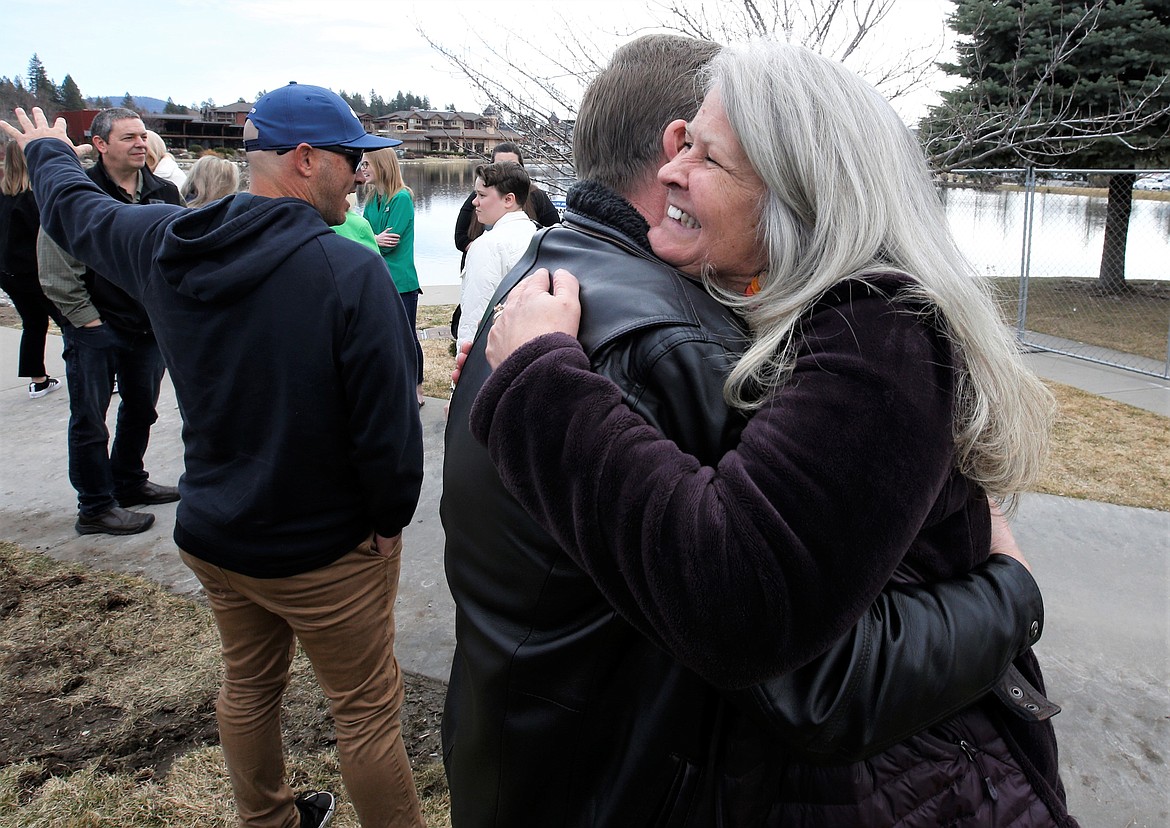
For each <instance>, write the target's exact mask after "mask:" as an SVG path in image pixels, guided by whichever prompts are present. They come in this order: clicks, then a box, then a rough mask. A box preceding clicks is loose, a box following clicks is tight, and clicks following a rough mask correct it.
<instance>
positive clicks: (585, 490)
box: [471, 292, 987, 688]
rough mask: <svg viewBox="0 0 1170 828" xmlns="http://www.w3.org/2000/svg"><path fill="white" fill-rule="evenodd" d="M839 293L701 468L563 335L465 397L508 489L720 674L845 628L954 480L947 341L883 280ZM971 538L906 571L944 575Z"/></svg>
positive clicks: (687, 658)
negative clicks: (786, 370)
mask: <svg viewBox="0 0 1170 828" xmlns="http://www.w3.org/2000/svg"><path fill="white" fill-rule="evenodd" d="M848 299H849V301H848V302H841V303H835V304H831V305H829V306H826V307H823V308H820V309H819V310H818V312H817V313H815V314H814V315H813V316H812V318H811V320H810V324H809V325H808V326H807V329H806V334H805V342H806V346H805V347H804V348H803V349H802V351H801V353H800V355H799V357H798V360H797V367H796V371H795V373H794V375H793V379H792V381H791V382H790V383H789V384H788V385H787V386H786V387H785V388H784V389H783V391H782V392H781V393H778V394H776V395H775V396H774V397H773V399H772V400H770V401H769V402H768V404H766V405H765V407H764V408H763V409H762V410H761V411H760V412H757V414H756V415H755V416H754V417H753V419H752V421H751V422H750V423H749V424H748V426H747V427H746V428H745V430H744V432H743V436H742V441H741V444H740V445H739V446H738V447H737V448H736V449H735V450H733V451H731V452H729V453H728V454H727V455H725V456H724V457H723V459H722V460H721V461H720V462H719V464H718V466H717V467H714V468H713V467H704V466H701V465H700V464H699V463H698V462H697V461H696V460H695V459H694V458H692V457H690V456H688V455H685V454H683V453H682V452H681V451H680V450H679V449H678V448H677V447H676V446H675V445H674V443H672V442H670V441H668V440H665V439H662V438H661V437H660V436H659V435H658V434H657V432H655V431H654V430H653V429H651V428H650V427H648V426H647V425H646V424H645V423H644V422H643V421H642V420H641V419H640V418H639V417H637V416H636V415H634V414H633V413H631V412H630V411H629V410H628V409H627V408H626V407H625V406H624V405H623V404H622V402H621V394H620V392H619V390H618V389H617V388H616V387H615V386H613V385H612V384H611V383H610V382H609V381H608V380H606V379H604V378H601V377H599V376H597V375H595V374H593V373H592V372H591V371H590V370H589V365H588V362H587V360H586V358H585V356H584V354H583V353H582V351H581V350H580V348H579V346H578V345H577V343H576V342H575V340H573V339H571V338H570V337H566V336H563V335H550V336H545V337H541V338H539V339H537V340H534V341H533V342H531V343H528V344H527V345H526V346H524V347H523V348H521V349H520V350H518V351H517V352H516V353H515V354H513V355H512V357H510V358H509V359H508V360H507V361H506V362H505V363H504V364H503V365H501V366H500V368H499V369H498V370H497V371H496V373H495V375H493V377H492V378H491V379H490V380H489V381H488V383H487V384H486V385H485V386H484V388H483V390H482V391H481V394H480V396H479V399H478V400H477V402H476V406H475V409H474V410H473V413H472V422H471V425H472V429H473V433H475V434H476V436H477V438H479V439H480V440H482V441H483V442H484V443H485V444H486V445H487V446H488V449H489V451H490V453H491V456H492V460H493V462H494V463H495V464H496V466H497V468H498V469H499V471H500V474H501V477H502V479H503V481H504V483H505V485H507V486H508V488H509V490H510V491H512V493H513V494H514V495H515V496H516V497H517V498H518V499H519V500H520V501H521V502H522V503H524V505H525V506H526V508H528V510H529V511H530V512H531V513H533V514H534V515H535V516H536V517H537V519H538V520H540V521H541V522H542V523H543V524H544V525H545V526H546V528H548V529H549V530H550V532H552V534H553V535H554V536H555V537H556V538H557V540H558V542H559V543H560V544H561V545H562V547H563V548H564V549H565V550H566V551H567V553H568V554H569V555H570V556H571V557H572V558H573V559H574V560H575V561H577V562H578V564H579V565H581V566H582V567H583V568H584V569H585V570H586V571H587V572H589V573H590V575H591V576H592V577H593V578H594V580H595V581H596V582H597V584H598V585H599V587H600V589H601V590H602V592H603V593H604V594H605V595H606V597H607V598H608V599H609V600H610V601H611V602H612V603H613V604H614V606H615V607H616V608H618V610H619V611H620V612H622V614H623V615H624V616H626V617H627V618H628V619H630V620H631V622H632V623H634V624H635V625H636V626H638V627H639V628H640V629H641V630H642V631H643V632H644V633H645V634H647V635H650V636H651V637H652V638H654V639H655V640H657V641H659V642H660V643H661V644H662V645H663V646H664V647H666V648H667V650H668V651H670V652H671V653H673V654H674V655H675V657H677V658H678V659H679V660H680V661H682V662H683V663H684V664H686V665H687V666H689V667H691V668H692V669H694V670H695V671H696V672H698V673H699V674H700V675H703V676H704V677H705V678H707V679H708V680H709V681H711V682H713V683H714V684H716V685H718V686H722V687H728V688H736V687H745V686H747V685H750V684H753V683H756V682H759V681H763V680H767V679H768V678H771V677H774V676H777V675H781V674H783V673H785V672H788V671H790V670H791V669H793V668H795V667H798V666H800V665H802V664H804V663H807V662H808V661H809V660H811V659H812V658H814V657H815V656H816V655H818V654H819V653H821V652H824V651H825V650H826V649H828V647H829V646H830V645H831V644H832V642H834V641H836V640H837V639H839V638H840V637H841V636H842V635H844V634H845V633H846V632H847V631H848V630H849V629H850V628H851V627H852V626H853V625H854V624H855V623H856V622H857V621H858V619H859V618H860V617H861V616H862V615H863V613H865V612H866V611H867V610H868V608H869V607H870V606H872V604H873V602H874V600H875V598H876V597H877V596H878V594H879V593H880V592H881V590H882V588H883V587H884V586H885V585H886V584H887V583H888V582H889V581H890V579H891V577H892V576H893V574H894V572H895V570H896V569H897V568H898V566H899V565H900V564H901V563H902V561H903V558H904V557H906V554H907V550H908V549H910V548H911V546H912V545H913V543H914V542H915V538H916V535H917V534H918V532H919V529H920V528H921V527H922V526H923V525H924V524H925V523H926V522H927V518H928V516H929V515H930V514H931V513H932V512H933V510H935V509H936V508H937V506H936V501H937V500H938V499H939V497H940V496H941V495H944V494H946V492H947V489H948V485H949V484H950V482H951V477H952V473H953V464H954V456H953V446H952V440H953V438H952V435H951V382H952V376H951V375H952V370H951V368H950V361H949V359H950V357H949V350H948V348H947V347H946V346H945V343H943V342H942V341H941V338H940V337H939V336H937V334H936V333H935V332H934V331H933V330H932V329H931V328H930V327H929V326H927V325H924V324H922V322H921V320H920V319H919V317H917V316H916V315H915V314H913V313H903V312H898V311H899V310H900V309H899V308H897V307H896V306H895V305H894V304H893V303H892V302H891V300H889V299H888V298H887V297H885V296H884V295H880V294H873V293H868V292H862V293H861V294H860V295H851V296H849V297H848ZM973 531H974V532H975V533H976V534H977V533H978V532H979V529H978V527H975V529H974V530H973ZM986 553H987V549H986V546H985V545H984V546H983V548H982V550H981V551H976V550H972V551H968V552H962V551H961V552H960V554H959V555H957V556H955V557H954V559H952V560H949V561H941V560H924V561H923V562H921V564H922V566H921V568H922V569H923V570H924V573H923V574H925V575H928V576H931V577H938V578H946V577H952V576H955V575H958V574H961V573H963V572H966V571H968V570H969V569H970V568H971V567H972V566H974V565H975V564H977V563H978V562H979V561H980V560H982V558H985V557H986Z"/></svg>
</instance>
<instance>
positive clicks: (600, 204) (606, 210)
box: [565, 181, 653, 255]
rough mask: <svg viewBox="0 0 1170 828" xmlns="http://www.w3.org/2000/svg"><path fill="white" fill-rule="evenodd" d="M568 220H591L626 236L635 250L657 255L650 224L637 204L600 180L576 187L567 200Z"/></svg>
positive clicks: (566, 214) (566, 217)
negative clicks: (651, 240)
mask: <svg viewBox="0 0 1170 828" xmlns="http://www.w3.org/2000/svg"><path fill="white" fill-rule="evenodd" d="M565 205H566V208H567V209H566V211H565V219H566V221H571V220H572V219H573V218H574V215H573V214H576V216H577V217H578V218H585V219H589V220H591V221H593V222H596V223H598V224H602V225H605V226H606V227H608V228H610V229H611V230H614V231H616V232H617V233H619V234H620V235H622V236H624V237H625V238H626V239H627V240H628V241H629V242H631V243H632V244H633V245H634V246H635V247H637V248H639V249H641V250H642V251H643V252H645V253H649V254H651V255H653V253H652V252H651V250H650V239H649V238H648V234H649V232H650V225H649V224H648V223H647V222H646V219H645V218H643V217H642V214H641V213H639V212H638V211H637V210H636V209H635V208H634V205H632V204H630V202H628V201H626V199H625V198H623V197H622V196H621V195H619V194H618V193H617V192H615V191H614V190H611V189H610V188H609V187H606V186H605V185H604V184H598V183H597V182H596V181H582V182H579V183H578V184H574V185H573V188H572V189H571V190H569V194H568V197H567V198H566V199H565Z"/></svg>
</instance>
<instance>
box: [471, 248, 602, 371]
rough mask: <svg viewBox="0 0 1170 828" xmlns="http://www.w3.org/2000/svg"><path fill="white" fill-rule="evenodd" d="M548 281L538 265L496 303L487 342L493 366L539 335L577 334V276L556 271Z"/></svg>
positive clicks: (578, 313) (579, 316)
mask: <svg viewBox="0 0 1170 828" xmlns="http://www.w3.org/2000/svg"><path fill="white" fill-rule="evenodd" d="M549 283H550V279H549V275H548V270H547V269H546V268H541V269H540V270H538V271H536V272H535V273H533V274H532V275H531V276H529V277H528V278H527V279H525V280H524V281H522V282H521V283H520V284H518V285H516V287H514V288H513V289H512V292H511V293H509V294H508V298H507V299H506V300H504V301H503V302H501V303H500V304H499V305H496V307H495V310H494V311H493V313H494V319H495V321H494V322H493V323H492V329H491V332H490V333H489V334H488V342H487V360H488V363H489V364H490V365H491V366H492V368H493V369H494V368H497V367H499V364H500V363H501V362H503V361H504V360H505V359H507V358H508V357H509V356H511V355H512V353H513V352H514V351H515V350H516V349H517V348H519V347H520V346H521V345H523V344H524V343H525V342H528V341H530V340H533V339H536V338H537V337H538V336H543V335H544V334H549V333H558V332H559V333H567V334H569V336H576V335H577V329H578V328H579V327H580V324H581V301H580V298H579V294H580V286H579V285H578V283H577V279H576V278H575V277H574V276H573V274H572V273H570V272H569V271H567V270H558V271H557V272H556V273H554V274H553V275H552V279H551V288H550V284H549Z"/></svg>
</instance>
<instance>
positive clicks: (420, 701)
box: [0, 542, 446, 799]
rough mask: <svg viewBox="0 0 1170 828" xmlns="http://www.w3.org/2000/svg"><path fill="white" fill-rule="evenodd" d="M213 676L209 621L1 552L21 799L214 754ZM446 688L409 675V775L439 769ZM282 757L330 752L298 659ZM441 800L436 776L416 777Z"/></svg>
mask: <svg viewBox="0 0 1170 828" xmlns="http://www.w3.org/2000/svg"><path fill="white" fill-rule="evenodd" d="M221 675H222V668H221V667H220V665H219V649H218V636H217V635H216V632H215V626H214V622H213V621H212V618H211V613H210V611H209V610H208V609H207V608H206V607H203V606H201V605H199V604H197V603H195V602H193V601H190V600H188V599H185V598H182V597H179V596H175V595H171V594H170V593H167V592H166V591H165V590H162V589H161V588H159V587H157V586H156V585H154V584H152V583H150V582H147V581H145V580H142V579H138V578H131V577H128V576H121V575H113V574H110V573H103V572H91V571H88V570H83V569H80V568H71V567H65V566H62V565H59V564H56V563H54V562H52V561H50V560H49V559H47V558H44V557H43V556H40V555H37V554H34V553H30V552H27V551H26V550H23V549H20V548H19V547H16V546H15V545H13V544H10V543H3V542H0V712H2V713H3V714H4V716H5V720H6V721H8V722H9V723H11V724H12V726H10V727H7V728H3V729H0V769H3V768H6V767H8V766H12V765H21V766H27V768H26V769H25V770H24V771H22V773H21V779H20V787H21V788H22V790H21V791H20V796H21V798H22V799H24V798H26V797H29V796H31V795H33V794H34V793H35V792H36V790H37V789H38V788H40V787H41V786H42V785H43V784H44V783H45V782H46V781H47V780H48V779H50V778H53V777H56V778H64V777H68V776H70V775H71V774H74V773H77V772H79V771H82V770H83V769H96V770H98V771H100V772H103V773H115V774H126V775H129V776H131V777H133V778H134V779H135V780H138V781H140V782H142V781H146V780H150V779H160V778H162V777H164V776H165V775H166V774H167V772H168V770H169V769H170V768H171V766H172V764H173V763H174V762H175V761H176V760H177V759H179V758H180V757H182V756H184V755H186V754H188V753H190V752H192V751H194V750H197V749H199V748H203V747H206V746H209V745H215V744H217V743H218V734H217V731H216V725H215V694H216V691H217V688H218V685H219V680H220V676H221ZM445 695H446V685H445V684H443V683H442V682H439V681H435V680H433V679H430V678H427V677H425V676H419V675H414V674H410V673H407V674H406V699H405V704H404V707H403V715H402V723H403V738H404V741H405V744H406V749H407V752H408V753H409V755H410V757H411V760H412V763H413V764H414V766H415V769H416V771H419V772H422V771H425V769H426V768H427V767H428V766H431V765H435V764H437V763H438V762H440V757H441V743H440V725H441V722H442V713H443V701H444V698H445ZM283 716H284V732H285V747H286V752H287V753H288V754H289V755H290V756H297V755H313V754H317V753H320V752H321V751H326V750H328V749H330V748H332V747H333V746H334V745H335V737H334V732H333V724H332V719H331V718H330V716H329V713H328V707H327V702H326V701H325V699H324V696H323V695H322V693H321V691H320V689H319V688H318V687H317V685H316V682H315V681H314V679H313V676H312V669H311V667H310V666H309V665H308V662H307V660H306V659H305V657H304V655H303V654H298V656H297V658H296V660H295V661H294V664H293V669H292V675H291V681H290V684H289V689H288V691H287V692H286V695H285V705H284V711H283ZM426 787H427V789H429V791H430V792H431V793H432V794H441V793H442V792H443V791H442V788H443V785H442V774H441V773H437V774H436V773H434V772H433V770H432V771H431V772H429V773H426Z"/></svg>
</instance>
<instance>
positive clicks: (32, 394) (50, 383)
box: [28, 377, 61, 400]
mask: <svg viewBox="0 0 1170 828" xmlns="http://www.w3.org/2000/svg"><path fill="white" fill-rule="evenodd" d="M60 387H61V381H60V380H56V379H53V378H52V377H45V381H44V382H30V383H29V384H28V396H29V399H31V400H35V399H38V398H40V397H43V396H45V395H46V394H52V393H53V392H54V391H56V390H57V389H58V388H60Z"/></svg>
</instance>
